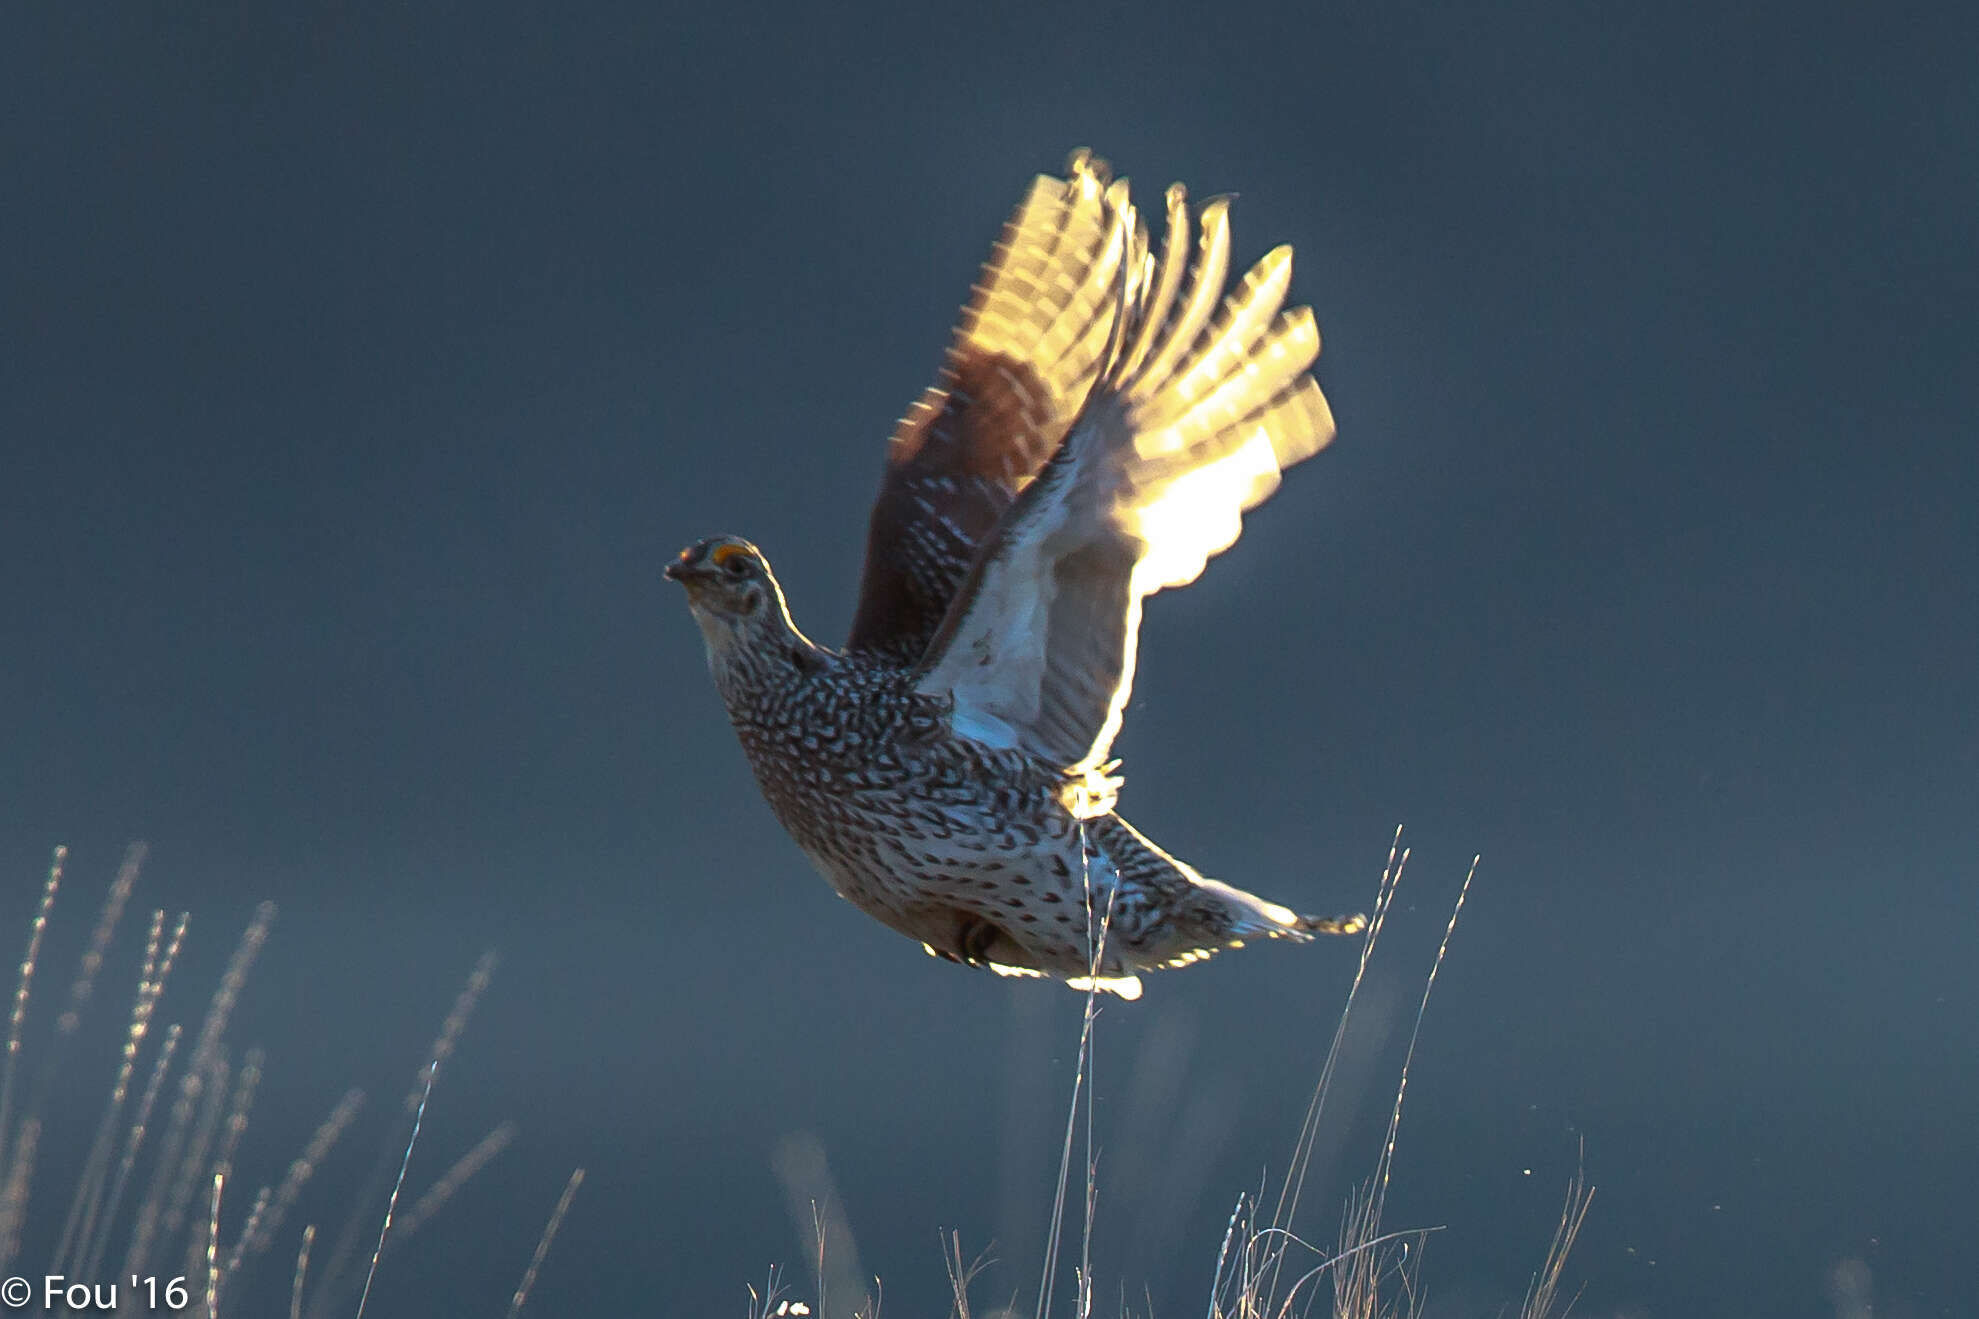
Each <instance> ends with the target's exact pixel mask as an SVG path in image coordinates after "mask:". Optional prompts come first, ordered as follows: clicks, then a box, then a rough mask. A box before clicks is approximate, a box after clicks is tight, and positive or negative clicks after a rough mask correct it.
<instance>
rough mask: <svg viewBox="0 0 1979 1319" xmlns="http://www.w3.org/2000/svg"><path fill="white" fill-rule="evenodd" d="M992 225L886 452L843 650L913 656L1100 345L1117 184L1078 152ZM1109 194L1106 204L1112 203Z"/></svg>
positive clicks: (1112, 283) (1033, 465)
mask: <svg viewBox="0 0 1979 1319" xmlns="http://www.w3.org/2000/svg"><path fill="white" fill-rule="evenodd" d="M1069 172H1070V174H1071V178H1070V179H1054V178H1050V177H1048V176H1040V177H1039V178H1038V179H1037V180H1036V181H1035V182H1033V183H1032V185H1031V190H1030V192H1029V194H1028V195H1027V196H1026V197H1025V198H1024V201H1023V204H1022V205H1020V206H1019V207H1018V208H1017V211H1016V213H1015V214H1014V215H1012V216H1011V218H1010V221H1009V222H1008V223H1007V224H1005V225H1004V227H1003V233H1002V236H1001V237H1000V238H999V239H998V241H997V243H996V246H995V248H994V249H993V250H992V251H991V254H990V258H989V260H988V261H987V262H986V263H984V265H983V269H982V274H981V277H980V278H979V280H978V282H977V283H976V285H975V288H974V293H973V296H972V297H971V298H970V300H969V303H968V305H967V306H966V307H964V308H963V311H962V317H961V321H960V323H959V324H958V325H957V327H956V330H955V339H954V342H953V343H952V344H951V345H950V347H949V350H948V357H947V360H946V361H945V362H944V363H943V366H942V369H941V374H940V376H939V378H938V379H937V381H936V383H935V384H934V385H933V386H932V387H930V388H929V389H928V390H927V392H925V393H924V394H922V396H921V397H920V399H919V400H918V401H917V402H915V404H914V405H913V406H912V407H911V408H910V409H908V412H907V415H906V416H905V417H903V418H902V419H901V421H900V424H899V425H898V426H897V427H895V429H894V432H893V440H892V442H891V444H889V446H888V448H887V458H886V473H885V475H884V477H883V478H882V480H881V482H880V492H879V497H878V499H877V500H875V501H874V504H873V513H872V522H871V525H870V528H869V531H868V533H867V539H866V566H865V572H864V575H863V578H862V580H861V582H860V590H859V607H858V612H857V613H856V615H855V616H854V619H853V624H852V635H851V637H850V639H849V640H848V641H847V643H846V648H847V649H848V650H855V651H863V652H867V653H873V654H881V655H886V656H888V657H889V658H892V659H894V660H896V661H897V662H899V663H902V664H913V663H914V662H916V661H917V660H919V659H920V658H921V656H922V654H923V653H924V652H925V651H926V649H927V644H928V641H929V640H930V638H932V637H933V635H934V633H935V630H936V628H937V627H938V626H939V625H940V623H941V620H942V618H943V616H944V615H945V614H946V613H947V612H948V607H949V604H950V603H951V601H952V600H953V599H954V596H955V592H956V589H957V587H959V586H960V585H961V582H962V579H963V577H964V576H965V575H966V574H967V573H968V570H969V565H970V564H971V563H972V562H973V561H974V559H975V557H976V554H977V552H978V551H979V550H980V548H981V547H982V545H983V543H984V542H985V541H987V540H988V539H989V537H990V535H991V533H992V532H993V531H994V530H995V528H996V524H997V522H998V520H999V519H1001V518H1002V516H1003V514H1004V512H1005V511H1006V510H1007V509H1008V508H1009V507H1010V505H1011V503H1012V502H1013V501H1014V500H1015V499H1016V497H1017V495H1018V492H1019V491H1021V490H1022V489H1023V488H1024V486H1025V485H1026V484H1028V483H1029V482H1030V480H1031V479H1032V478H1033V477H1034V476H1035V475H1036V474H1037V471H1038V469H1039V468H1040V467H1042V466H1043V465H1044V462H1045V460H1046V458H1048V457H1049V456H1050V455H1051V453H1052V451H1053V450H1055V449H1056V448H1057V447H1058V445H1059V443H1060V441H1061V440H1062V439H1063V438H1064V436H1065V432H1066V430H1067V428H1068V427H1069V426H1070V425H1071V423H1072V419H1073V417H1074V416H1076V415H1077V414H1078V411H1079V408H1080V406H1081V405H1082V404H1083V403H1084V402H1085V399H1086V395H1087V393H1088V392H1089V391H1090V390H1091V388H1092V384H1093V381H1094V379H1095V377H1096V376H1097V375H1098V373H1099V369H1100V366H1101V364H1102V359H1103V357H1104V355H1105V353H1106V349H1107V341H1106V334H1107V329H1108V327H1109V326H1110V325H1111V323H1112V320H1113V315H1114V312H1113V302H1114V300H1115V299H1116V298H1117V296H1118V295H1117V286H1118V274H1119V270H1120V265H1121V251H1120V247H1119V235H1118V233H1117V232H1116V231H1115V229H1114V227H1113V226H1112V224H1111V223H1110V218H1111V217H1112V216H1113V215H1114V214H1116V213H1117V211H1118V210H1119V209H1120V208H1121V207H1124V206H1125V205H1126V185H1125V183H1124V182H1123V183H1119V184H1112V185H1110V188H1109V182H1108V178H1107V173H1106V165H1105V163H1104V162H1102V161H1097V160H1095V159H1093V158H1092V156H1091V155H1090V154H1089V153H1086V152H1079V153H1077V154H1075V155H1074V156H1073V157H1072V160H1071V162H1070V166H1069ZM1109 196H1112V197H1114V198H1116V199H1117V201H1112V202H1110V201H1109V200H1108V198H1109Z"/></svg>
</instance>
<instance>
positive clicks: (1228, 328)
mask: <svg viewBox="0 0 1979 1319" xmlns="http://www.w3.org/2000/svg"><path fill="white" fill-rule="evenodd" d="M1069 172H1070V175H1071V177H1070V178H1069V179H1066V180H1059V179H1054V178H1049V177H1040V178H1039V179H1038V180H1037V181H1036V182H1035V183H1034V184H1033V185H1032V188H1031V191H1030V193H1029V195H1028V196H1027V197H1026V199H1025V200H1024V202H1023V204H1022V205H1021V206H1019V208H1018V210H1017V212H1016V214H1015V215H1014V216H1013V217H1012V219H1011V220H1010V222H1009V223H1008V224H1007V225H1005V226H1004V230H1003V234H1002V236H1001V238H1000V239H999V241H998V243H997V244H996V247H995V249H994V251H993V252H992V254H991V257H990V259H989V261H988V263H987V264H986V265H985V266H984V268H983V273H982V276H981V279H980V281H979V283H978V284H977V285H976V289H975V294H974V297H973V298H972V299H971V301H970V303H969V305H968V306H967V307H966V308H965V309H964V311H963V315H962V319H961V323H960V325H959V326H958V328H957V330H956V335H955V341H954V343H953V345H952V346H951V347H950V349H949V353H948V357H947V360H946V362H945V364H944V366H943V368H942V372H941V377H940V379H939V380H938V382H937V383H936V384H935V385H934V386H933V387H932V388H930V389H929V390H928V391H927V392H926V394H924V395H923V396H922V398H921V399H920V400H919V401H917V402H916V403H915V404H914V405H913V407H912V408H911V409H910V410H909V412H908V414H907V416H906V417H905V418H903V419H902V421H901V422H900V425H899V426H898V427H897V428H896V429H895V431H894V436H893V440H892V443H891V445H890V447H889V449H888V454H887V465H886V471H885V475H884V478H883V480H882V482H881V486H880V493H879V497H878V498H877V500H876V501H875V503H874V507H873V513H872V520H871V526H870V530H869V534H868V543H867V555H866V567H865V573H864V576H863V579H862V582H861V589H860V601H859V608H858V612H857V615H856V617H855V620H854V623H853V628H852V635H851V637H850V639H849V640H848V642H847V644H846V647H845V649H844V650H842V651H835V650H831V649H828V648H826V647H822V646H819V645H817V644H815V643H813V642H812V641H811V640H810V639H809V638H807V637H805V636H804V635H803V633H801V632H799V631H798V630H797V628H796V626H795V624H794V623H793V622H792V621H791V618H790V613H789V609H788V607H787V605H786V603H785V600H784V596H783V592H782V589H781V588H780V587H779V586H778V585H777V582H776V578H775V576H774V575H773V574H772V573H771V571H770V567H769V563H768V562H767V560H765V559H764V557H763V555H762V554H761V552H760V551H758V550H757V549H756V547H755V546H753V545H751V544H750V543H749V542H747V541H744V540H741V539H739V538H736V537H719V538H716V539H712V540H705V541H701V542H700V543H698V544H696V545H692V546H690V547H688V548H687V549H685V550H683V551H682V552H681V554H680V557H679V558H678V559H677V560H676V561H675V562H674V563H673V564H671V565H669V567H668V568H667V576H668V577H670V578H673V579H675V580H678V581H680V582H682V583H683V584H684V585H685V586H686V587H687V593H688V602H689V605H690V607H691V608H692V610H693V614H694V617H695V620H696V621H697V622H698V623H699V624H700V627H701V631H702V634H703V636H704V638H705V640H706V642H707V650H708V663H709V667H710V669H711V670H712V672H713V674H714V678H715V684H716V687H717V688H718V690H719V691H720V693H721V696H722V700H723V703H724V704H725V705H726V706H727V709H728V715H729V719H730V721H731V722H732V723H733V724H734V727H735V730H736V733H737V736H738V737H739V738H740V740H741V742H742V747H743V750H744V752H745V753H746V755H747V756H748V759H749V764H750V766H751V768H752V769H753V770H754V771H755V775H756V781H757V783H758V784H759V785H760V786H761V788H762V790H763V795H764V796H765V797H766V798H767V799H768V800H769V803H770V806H771V808H772V809H773V810H774V811H775V813H776V816H777V818H778V820H779V821H781V822H782V824H783V826H784V827H785V828H786V829H787V830H789V832H790V834H791V836H792V837H793V838H795V839H796V841H797V843H798V845H799V846H800V847H801V848H803V850H804V852H805V853H806V854H807V855H808V856H809V857H810V858H811V860H812V862H813V863H814V864H815V865H816V866H817V868H818V869H819V870H820V871H822V872H823V874H824V875H825V877H826V879H828V880H829V881H830V882H831V885H832V887H833V888H834V889H836V890H837V891H838V893H839V894H840V895H841V896H843V897H845V898H846V899H848V900H849V901H851V902H852V903H854V904H855V905H857V906H858V907H860V908H861V909H862V910H864V911H866V912H868V913H870V914H871V915H873V916H874V917H876V918H877V919H879V920H881V921H883V922H884V923H886V924H887V925H889V926H891V927H893V928H894V929H896V930H899V931H901V932H902V933H904V934H907V935H909V936H911V937H913V938H916V939H919V940H920V941H921V942H922V943H923V944H924V945H925V946H926V948H927V949H928V951H929V952H931V953H933V954H935V955H937V956H940V957H944V958H948V959H950V960H953V961H957V962H963V963H967V964H969V965H975V966H987V967H990V968H992V969H994V970H997V971H999V972H1002V973H1005V974H1028V975H1047V976H1052V977H1055V978H1058V979H1063V980H1067V981H1070V982H1072V983H1074V984H1080V985H1083V984H1086V983H1089V977H1091V976H1092V973H1093V972H1094V971H1095V970H1097V972H1098V976H1097V981H1098V983H1099V984H1100V985H1101V987H1103V988H1106V989H1110V990H1112V991H1114V992H1116V993H1120V994H1123V995H1125V996H1128V997H1132V996H1134V995H1136V994H1138V993H1139V990H1140V982H1139V980H1138V979H1137V978H1136V974H1135V973H1136V972H1139V971H1145V970H1150V969H1155V968H1159V967H1166V966H1176V965H1181V964H1184V963H1187V962H1191V961H1195V960H1198V959H1200V958H1202V957H1204V956H1207V955H1209V954H1210V953H1212V952H1215V951H1216V950H1218V949H1220V948H1224V947H1231V946H1236V945H1239V944H1241V943H1242V941H1243V940H1244V939H1246V938H1249V937H1270V938H1294V939H1303V938H1307V937H1310V936H1311V935H1312V934H1314V933H1353V932H1356V931H1358V930H1359V929H1361V928H1362V921H1361V918H1360V917H1357V916H1350V917H1335V918H1324V919H1322V918H1315V917H1302V916H1299V915H1297V914H1295V913H1294V912H1292V911H1290V910H1289V909H1287V908H1285V907H1282V906H1280V905H1278V904H1277V903H1273V902H1267V901H1265V900H1264V899H1262V898H1259V897H1257V896H1255V895H1254V894H1250V893H1246V892H1244V891H1242V890H1240V889H1236V888H1232V887H1230V886H1229V885H1226V884H1221V883H1218V882H1217V881H1215V880H1211V879H1206V878H1204V877H1203V876H1202V875H1200V874H1198V873H1197V872H1196V871H1195V870H1194V869H1192V868H1191V867H1189V866H1188V865H1186V864H1184V863H1183V862H1181V861H1178V860H1176V859H1175V858H1173V857H1171V856H1169V855H1168V854H1167V853H1165V852H1163V851H1162V850H1161V849H1160V848H1159V847H1157V846H1155V845H1154V844H1153V843H1152V842H1150V841H1149V840H1148V839H1146V838H1145V837H1143V836H1142V835H1141V834H1140V833H1138V832H1137V831H1136V830H1135V829H1134V828H1133V827H1132V826H1131V825H1129V824H1128V823H1127V822H1126V821H1125V820H1123V819H1121V818H1120V817H1119V816H1118V815H1117V814H1115V813H1114V811H1113V805H1114V800H1115V796H1116V794H1117V792H1118V789H1119V786H1120V779H1119V777H1118V775H1117V773H1116V772H1115V771H1116V769H1117V766H1116V765H1115V764H1113V763H1112V762H1110V760H1109V757H1110V748H1111V746H1112V742H1113V738H1114V736H1115V735H1116V734H1117V733H1118V731H1119V727H1120V719H1121V713H1122V711H1123V710H1124V709H1125V706H1126V702H1127V696H1128V693H1129V692H1130V690H1131V688H1132V684H1133V673H1134V648H1135V641H1136V636H1137V633H1138V630H1139V626H1140V614H1141V601H1142V600H1143V599H1144V598H1145V597H1146V596H1148V595H1151V594H1153V593H1154V592H1156V591H1159V590H1161V589H1162V588H1163V587H1169V586H1180V585H1184V584H1186V583H1188V582H1190V581H1193V580H1194V579H1195V577H1196V575H1197V574H1198V573H1199V572H1201V570H1202V567H1203V564H1204V562H1205V561H1206V560H1207V559H1208V558H1210V557H1211V556H1213V555H1215V554H1218V553H1220V552H1222V551H1223V550H1225V549H1227V548H1229V546H1230V545H1231V544H1233V543H1234V542H1235V541H1236V539H1237V536H1238V534H1239V531H1240V529H1241V515H1242V514H1243V512H1244V511H1245V510H1247V509H1249V508H1251V507H1253V506H1254V505H1256V504H1257V503H1259V502H1260V501H1262V500H1263V499H1264V498H1266V497H1267V496H1268V495H1269V494H1270V493H1271V491H1272V490H1273V489H1275V488H1276V486H1277V484H1278V479H1279V473H1280V471H1281V470H1282V469H1284V468H1285V467H1289V466H1290V465H1292V464H1293V463H1296V462H1298V461H1300V460H1301V459H1303V458H1306V457H1309V456H1310V455H1311V454H1313V453H1315V452H1317V451H1318V450H1319V449H1320V448H1322V447H1323V446H1324V445H1325V444H1326V443H1327V442H1328V441H1329V440H1330V439H1331V438H1332V435H1333V423H1332V417H1331V415H1330V413H1329V412H1328V411H1327V407H1326V401H1325V399H1324V397H1323V396H1322V395H1321V394H1320V392H1319V387H1318V385H1316V384H1315V383H1314V382H1313V379H1312V377H1311V375H1309V374H1308V370H1309V368H1310V367H1311V365H1312V362H1313V359H1314V358H1315V357H1316V356H1317V355H1318V353H1319V335H1318V331H1317V330H1316V329H1314V327H1313V322H1312V315H1311V313H1310V311H1308V310H1307V309H1306V308H1304V307H1297V308H1293V309H1291V310H1289V311H1286V310H1281V307H1282V304H1283V302H1284V298H1285V293H1286V290H1287V288H1288V286H1289V283H1290V278H1291V251H1290V249H1289V248H1282V247H1281V248H1278V249H1277V250H1275V251H1273V252H1272V253H1270V254H1269V255H1267V256H1266V257H1265V258H1264V259H1263V260H1262V261H1260V262H1259V263H1258V264H1257V265H1256V266H1255V267H1253V268H1252V270H1251V271H1250V273H1249V274H1248V275H1246V276H1245V278H1244V279H1243V281H1242V282H1241V283H1240V284H1239V286H1238V287H1237V289H1236V290H1235V291H1234V292H1232V293H1231V294H1230V295H1229V296H1228V297H1227V298H1226V297H1224V296H1223V293H1224V283H1225V278H1226V275H1227V272H1228V265H1229V230H1228V224H1227V220H1226V216H1225V211H1226V208H1227V204H1226V202H1225V201H1224V200H1223V199H1216V200H1212V201H1211V202H1209V203H1208V204H1207V205H1206V206H1204V207H1203V208H1202V212H1201V214H1200V216H1199V217H1196V218H1195V219H1194V220H1192V219H1191V217H1190V215H1189V209H1188V205H1187V199H1186V196H1185V194H1184V192H1183V190H1182V188H1181V186H1180V185H1179V184H1178V185H1176V186H1174V187H1171V188H1170V189H1169V190H1168V193H1167V196H1166V199H1165V200H1166V213H1167V233H1166V236H1165V240H1164V242H1163V245H1162V250H1161V254H1160V257H1159V258H1158V259H1157V258H1156V257H1155V256H1154V254H1153V252H1152V251H1151V249H1150V247H1149V244H1148V238H1147V233H1146V231H1145V229H1143V228H1142V227H1141V225H1140V222H1139V220H1138V218H1137V216H1136V214H1135V210H1134V207H1133V206H1132V204H1131V202H1130V201H1129V199H1128V192H1127V184H1126V181H1125V180H1120V181H1117V182H1115V181H1113V180H1112V179H1110V177H1109V175H1108V173H1107V170H1106V166H1105V164H1104V163H1103V162H1101V161H1098V160H1095V159H1094V158H1093V157H1092V156H1090V155H1089V154H1087V153H1084V152H1080V153H1077V154H1075V155H1074V156H1073V158H1072V160H1071V162H1070V166H1069ZM1192 239H1193V242H1192V241H1191V240H1192ZM1102 927H1103V928H1104V931H1105V937H1104V939H1103V941H1101V944H1100V948H1099V956H1098V959H1097V961H1096V962H1095V961H1094V959H1093V950H1094V942H1093V940H1094V935H1095V933H1096V932H1097V931H1098V930H1100V929H1101V928H1102Z"/></svg>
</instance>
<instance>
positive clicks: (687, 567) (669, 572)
mask: <svg viewBox="0 0 1979 1319" xmlns="http://www.w3.org/2000/svg"><path fill="white" fill-rule="evenodd" d="M661 575H662V576H663V577H665V578H666V579H667V580H668V581H670V582H691V581H693V580H695V579H696V578H699V577H705V576H707V575H708V570H707V569H706V568H705V567H703V566H701V565H700V564H697V563H689V562H688V561H687V557H686V556H685V555H682V556H681V557H680V558H678V559H675V560H674V561H673V562H672V563H669V564H668V565H667V566H666V568H665V569H664V570H663V572H662V573H661Z"/></svg>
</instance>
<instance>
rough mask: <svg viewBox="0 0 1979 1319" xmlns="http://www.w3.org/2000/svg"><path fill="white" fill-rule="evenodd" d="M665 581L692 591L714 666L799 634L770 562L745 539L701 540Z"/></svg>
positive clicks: (692, 603)
mask: <svg viewBox="0 0 1979 1319" xmlns="http://www.w3.org/2000/svg"><path fill="white" fill-rule="evenodd" d="M666 577H667V580H669V581H675V582H679V583H680V584H681V585H682V586H684V587H686V588H687V607H688V608H689V609H690V610H692V611H693V613H694V621H695V622H696V623H698V624H700V626H701V635H702V636H704V637H705V638H706V639H707V642H708V660H709V662H710V663H711V664H717V663H719V662H720V661H721V660H723V659H724V658H732V657H735V656H736V655H737V654H738V653H739V652H747V651H750V650H753V649H757V648H758V647H759V646H760V645H762V644H765V643H772V642H787V641H788V640H789V639H791V638H792V637H793V636H794V635H796V627H795V625H794V624H792V622H791V621H790V611H789V608H788V607H787V606H786V605H785V604H784V599H783V589H782V588H781V587H779V586H778V585H777V580H776V577H775V576H774V575H773V574H772V573H771V572H770V564H769V560H768V559H765V558H764V557H763V552H762V551H761V550H759V549H757V548H756V547H755V546H754V545H751V544H750V543H749V542H748V541H746V540H744V539H742V538H741V537H740V536H714V537H711V538H709V539H707V540H702V541H696V542H695V543H694V544H692V545H689V546H688V547H687V548H686V549H684V550H682V551H681V552H680V554H679V556H678V557H676V558H675V559H674V561H673V562H672V563H669V564H668V565H667V566H666Z"/></svg>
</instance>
